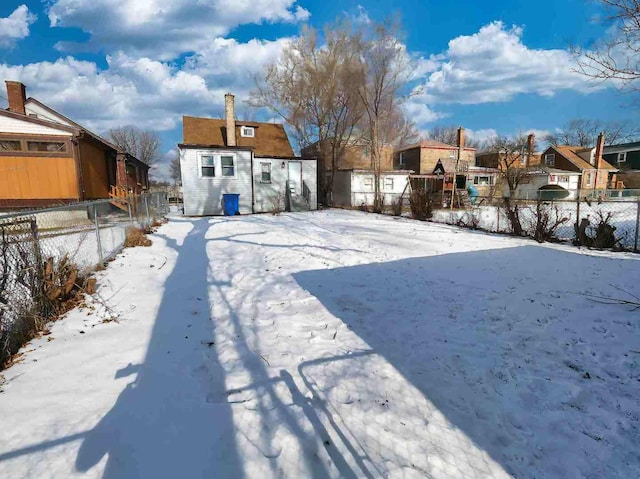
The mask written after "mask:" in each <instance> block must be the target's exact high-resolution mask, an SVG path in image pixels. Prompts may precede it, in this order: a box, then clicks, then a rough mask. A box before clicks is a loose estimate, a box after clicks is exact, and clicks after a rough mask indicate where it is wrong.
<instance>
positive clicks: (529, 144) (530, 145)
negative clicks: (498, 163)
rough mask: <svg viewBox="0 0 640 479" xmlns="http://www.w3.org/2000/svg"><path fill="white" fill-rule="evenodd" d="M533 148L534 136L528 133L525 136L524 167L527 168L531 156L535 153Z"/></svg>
mask: <svg viewBox="0 0 640 479" xmlns="http://www.w3.org/2000/svg"><path fill="white" fill-rule="evenodd" d="M535 146H536V135H534V134H533V133H529V136H527V158H526V159H527V161H526V163H525V165H524V166H525V167H527V168H528V167H529V162H530V161H531V158H532V157H533V154H534V153H535V151H534V150H535Z"/></svg>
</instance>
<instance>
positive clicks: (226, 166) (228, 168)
mask: <svg viewBox="0 0 640 479" xmlns="http://www.w3.org/2000/svg"><path fill="white" fill-rule="evenodd" d="M233 160H234V158H233V156H221V157H220V163H221V164H222V176H236V167H235V165H234V161H233Z"/></svg>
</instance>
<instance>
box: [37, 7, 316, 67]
mask: <svg viewBox="0 0 640 479" xmlns="http://www.w3.org/2000/svg"><path fill="white" fill-rule="evenodd" d="M296 3H297V0H233V1H228V0H208V1H203V0H172V1H171V2H167V1H165V0H146V1H144V2H141V1H139V0H120V1H118V2H113V1H112V0H53V1H52V3H51V5H50V6H49V9H48V14H49V20H50V22H51V25H52V26H63V27H78V28H81V29H82V30H84V31H85V32H87V33H89V34H90V35H91V37H90V40H89V41H88V42H87V43H84V44H81V43H64V42H63V43H59V44H58V45H57V46H58V48H59V49H60V50H63V51H74V50H96V49H103V50H106V51H107V52H111V51H124V52H125V53H127V54H128V55H132V56H145V57H149V58H154V59H160V60H172V59H174V58H177V57H179V56H180V55H182V54H184V53H186V52H198V51H200V50H202V49H205V48H207V46H208V45H209V44H210V43H211V42H212V41H213V40H214V39H215V38H217V37H220V36H224V35H227V34H228V33H229V32H230V31H231V30H232V29H233V28H235V27H237V26H239V25H246V24H260V23H264V22H268V23H276V22H287V23H295V22H301V21H305V20H307V19H308V18H309V15H310V14H309V12H308V11H307V10H305V9H304V8H302V7H301V6H300V5H296Z"/></svg>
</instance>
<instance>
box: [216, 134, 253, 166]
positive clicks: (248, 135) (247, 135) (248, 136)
mask: <svg viewBox="0 0 640 479" xmlns="http://www.w3.org/2000/svg"><path fill="white" fill-rule="evenodd" d="M240 136H244V137H246V138H253V137H254V136H256V131H255V129H254V128H253V127H252V126H243V127H241V128H240ZM223 174H224V173H223Z"/></svg>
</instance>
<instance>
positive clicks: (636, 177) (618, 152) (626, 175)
mask: <svg viewBox="0 0 640 479" xmlns="http://www.w3.org/2000/svg"><path fill="white" fill-rule="evenodd" d="M602 157H603V158H604V160H605V161H606V162H607V163H609V164H611V165H614V166H615V167H617V168H618V170H619V172H618V173H617V174H616V180H617V181H616V184H615V187H616V189H622V188H632V189H640V141H636V142H634V143H622V144H619V145H610V146H605V147H604V153H603V154H602Z"/></svg>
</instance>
